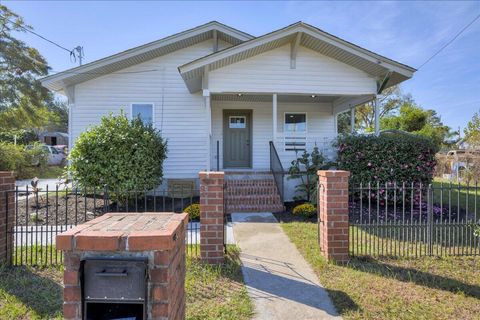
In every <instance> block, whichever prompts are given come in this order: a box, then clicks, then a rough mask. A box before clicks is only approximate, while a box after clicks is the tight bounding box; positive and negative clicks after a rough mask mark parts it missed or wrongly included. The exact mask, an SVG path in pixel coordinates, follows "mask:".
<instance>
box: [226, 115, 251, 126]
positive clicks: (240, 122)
mask: <svg viewBox="0 0 480 320" xmlns="http://www.w3.org/2000/svg"><path fill="white" fill-rule="evenodd" d="M246 127H247V117H244V116H231V117H230V118H229V128H230V129H245V128H246Z"/></svg>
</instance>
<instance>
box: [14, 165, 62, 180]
mask: <svg viewBox="0 0 480 320" xmlns="http://www.w3.org/2000/svg"><path fill="white" fill-rule="evenodd" d="M64 170H65V168H64V167H62V166H46V167H43V168H39V167H29V169H28V170H26V172H25V174H24V175H25V176H22V177H19V178H20V179H33V178H34V177H37V178H39V179H57V178H60V177H61V176H62V175H63V172H64Z"/></svg>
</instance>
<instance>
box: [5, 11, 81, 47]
mask: <svg viewBox="0 0 480 320" xmlns="http://www.w3.org/2000/svg"><path fill="white" fill-rule="evenodd" d="M0 17H1V18H3V19H5V20H6V21H8V22H10V23H12V24H14V25H16V26H18V27H19V28H21V29H23V30H25V31H27V32H30V33H31V34H34V35H36V36H37V37H39V38H41V39H43V40H45V41H47V42H50V43H51V44H53V45H54V46H57V47H59V48H60V49H63V50H65V51H67V52H68V53H70V54H71V53H72V52H73V51H72V50H69V49H67V48H65V47H64V46H61V45H59V44H58V43H56V42H54V41H52V40H49V39H47V38H45V37H44V36H42V35H41V34H38V33H36V32H35V31H33V30H30V29H28V28H27V27H24V26H21V25H19V24H17V23H16V22H15V21H12V20H10V19H8V18H7V17H5V16H4V15H1V14H0Z"/></svg>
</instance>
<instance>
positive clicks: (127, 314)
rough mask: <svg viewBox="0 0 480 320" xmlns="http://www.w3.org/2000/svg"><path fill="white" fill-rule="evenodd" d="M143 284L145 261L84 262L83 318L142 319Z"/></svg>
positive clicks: (144, 286) (145, 280) (112, 260)
mask: <svg viewBox="0 0 480 320" xmlns="http://www.w3.org/2000/svg"><path fill="white" fill-rule="evenodd" d="M146 282H147V260H146V259H143V258H140V259H138V258H134V259H107V258H104V259H99V258H92V259H85V260H84V262H83V304H84V313H83V314H84V315H85V316H84V319H87V320H97V319H99V320H100V319H101V320H115V319H122V320H142V319H146V302H147V301H146V300H147V299H146V297H147V294H146V288H147V283H146Z"/></svg>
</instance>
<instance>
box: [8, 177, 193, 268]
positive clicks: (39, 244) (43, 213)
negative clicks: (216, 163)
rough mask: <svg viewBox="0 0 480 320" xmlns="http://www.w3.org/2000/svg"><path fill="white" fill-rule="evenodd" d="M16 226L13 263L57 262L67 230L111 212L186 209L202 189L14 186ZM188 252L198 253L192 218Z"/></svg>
mask: <svg viewBox="0 0 480 320" xmlns="http://www.w3.org/2000/svg"><path fill="white" fill-rule="evenodd" d="M6 193H13V195H14V198H15V209H14V210H15V212H14V213H13V214H12V213H8V214H7V216H10V217H12V216H13V217H14V219H15V221H14V223H13V225H14V226H13V229H7V235H6V236H7V239H8V238H10V237H12V236H13V238H12V244H11V246H10V247H9V248H7V250H8V252H7V254H8V256H9V257H10V264H11V265H59V264H62V263H63V255H62V252H61V251H59V250H56V248H55V237H56V235H57V234H59V233H62V232H63V231H65V230H68V229H70V228H73V227H74V226H76V225H79V224H82V223H84V222H87V221H90V220H92V219H94V218H96V217H98V216H101V215H103V214H105V213H107V212H139V213H140V212H175V213H180V212H183V211H184V209H185V208H186V207H188V206H189V205H190V204H194V203H199V192H198V190H197V189H192V188H186V187H185V188H183V187H180V188H175V189H172V190H161V191H158V190H154V191H146V190H142V191H139V190H122V191H119V190H113V189H109V188H107V187H105V188H88V189H87V188H85V189H78V188H69V187H65V188H61V187H59V186H58V185H57V186H55V187H54V188H49V187H48V186H47V187H46V188H45V189H42V190H38V189H32V188H29V187H28V186H27V187H26V188H22V189H19V188H18V187H17V188H16V189H15V190H13V191H6ZM185 240H186V250H187V254H189V255H191V256H198V255H199V253H200V250H199V245H200V222H199V221H190V222H189V224H188V227H187V233H186V236H185Z"/></svg>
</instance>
